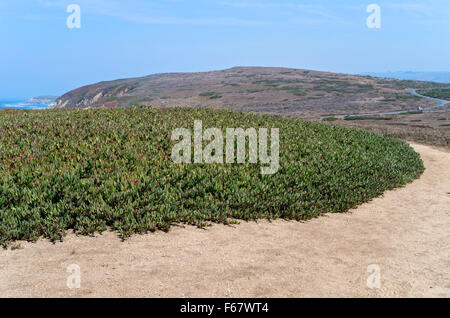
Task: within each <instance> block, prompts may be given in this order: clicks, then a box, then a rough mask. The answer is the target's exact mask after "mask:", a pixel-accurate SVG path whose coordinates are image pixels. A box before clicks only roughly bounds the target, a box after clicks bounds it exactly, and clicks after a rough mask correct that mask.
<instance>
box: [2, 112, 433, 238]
mask: <svg viewBox="0 0 450 318" xmlns="http://www.w3.org/2000/svg"><path fill="white" fill-rule="evenodd" d="M194 120H202V121H203V127H204V128H209V127H217V128H221V129H222V130H223V131H224V130H225V128H235V127H241V128H244V129H245V128H250V127H253V128H258V127H263V128H279V133H280V168H279V170H278V172H277V173H276V174H274V175H261V174H260V164H250V163H245V164H174V163H173V162H172V159H171V151H172V147H173V145H174V144H175V143H176V142H174V141H171V139H170V136H171V133H172V131H173V130H174V129H175V128H181V127H184V128H188V129H191V130H192V127H193V123H194ZM205 144H206V143H205ZM247 154H248V153H247ZM423 169H424V167H423V163H422V161H421V160H420V157H419V155H418V154H417V153H415V152H414V151H413V149H412V148H411V147H410V146H409V145H407V144H406V143H405V142H404V141H401V140H398V139H394V138H386V137H382V136H380V135H376V134H372V133H368V132H365V131H362V130H357V129H348V128H343V127H338V126H333V125H324V124H321V123H313V122H306V121H303V120H300V119H289V118H281V117H278V116H273V115H256V114H251V113H239V112H233V111H224V110H211V109H186V108H170V109H157V108H148V107H129V108H115V109H89V110H85V109H60V110H45V111H0V245H3V246H7V245H8V244H9V243H11V242H12V241H15V240H30V241H34V240H37V239H38V238H39V237H46V238H48V239H50V240H60V239H62V238H63V237H64V234H65V232H66V230H68V229H73V230H74V231H75V232H77V233H80V234H85V235H86V234H92V233H94V232H98V231H100V232H101V231H105V230H107V229H108V228H111V229H113V230H116V231H118V233H119V234H120V236H122V237H123V238H127V237H129V236H130V235H132V234H134V233H144V232H147V231H155V230H164V231H167V230H169V228H170V227H171V225H172V224H174V223H186V224H192V225H196V226H200V227H203V226H206V225H208V224H210V223H225V224H228V223H230V222H235V221H236V220H255V219H260V218H268V219H275V218H285V219H295V220H307V219H311V218H313V217H316V216H318V215H320V214H322V213H327V212H330V213H332V212H345V211H348V210H349V209H350V208H352V207H355V206H357V205H359V204H361V203H363V202H367V201H369V200H370V199H372V198H374V197H377V196H379V195H381V194H382V193H383V192H384V191H386V190H388V189H392V188H395V187H399V186H403V185H405V184H406V183H408V182H410V181H412V180H414V179H415V178H417V177H419V176H420V174H421V173H422V172H423Z"/></svg>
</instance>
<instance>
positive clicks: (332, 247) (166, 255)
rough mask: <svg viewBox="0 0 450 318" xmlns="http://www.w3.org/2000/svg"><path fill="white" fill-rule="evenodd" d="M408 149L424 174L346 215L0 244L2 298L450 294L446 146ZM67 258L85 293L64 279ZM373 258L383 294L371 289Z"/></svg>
mask: <svg viewBox="0 0 450 318" xmlns="http://www.w3.org/2000/svg"><path fill="white" fill-rule="evenodd" d="M413 146H414V148H415V149H416V151H418V152H419V153H420V154H421V156H422V158H423V160H424V162H425V166H426V168H427V169H426V171H425V173H424V175H423V176H422V177H421V178H420V179H419V180H416V181H415V182H413V183H412V184H409V185H408V186H406V187H405V188H401V189H397V190H394V191H390V192H387V193H386V194H385V195H384V196H383V197H381V198H378V199H375V200H373V201H372V202H370V203H368V204H364V205H363V206H361V207H359V208H357V209H355V210H352V211H351V213H346V214H335V215H326V216H322V217H320V218H317V219H315V220H312V221H308V222H305V223H299V222H286V221H276V222H272V223H269V222H266V221H264V222H259V223H258V224H256V223H254V222H252V223H242V224H240V225H237V226H233V227H227V226H222V225H214V226H213V227H211V228H209V229H207V230H200V229H197V228H193V227H176V228H174V229H173V230H172V231H171V232H170V233H161V232H160V233H155V234H148V235H142V236H134V237H133V238H131V239H130V240H128V241H126V242H121V241H120V240H119V239H118V238H117V236H116V234H115V233H104V234H103V235H101V236H97V237H95V238H90V237H77V236H75V235H72V234H71V235H69V236H68V237H67V238H66V240H65V242H64V243H58V244H56V245H52V244H51V243H49V242H47V241H45V240H41V241H39V242H38V243H36V244H32V243H21V244H22V246H23V248H22V249H19V250H7V251H5V250H2V251H0V296H3V297H5V296H7V297H17V296H20V297H31V296H33V297H47V296H54V297H92V296H95V297H97V296H100V297H103V296H109V297H136V296H139V297H141V296H142V297H266V296H271V297H325V296H330V297H341V296H343V297H352V296H360V297H372V296H375V297H377V296H394V297H400V296H402V297H405V296H406V297H412V296H418V297H422V296H431V297H450V257H449V256H450V153H448V152H444V151H440V150H437V149H434V148H431V147H428V146H423V145H413ZM69 264H78V265H79V266H80V268H81V288H80V289H69V288H67V286H66V281H67V277H68V275H69V274H68V273H67V272H66V268H67V266H68V265H69ZM371 264H376V265H378V266H379V267H380V269H381V288H380V289H369V288H368V287H367V286H366V281H367V278H368V276H369V275H370V273H367V267H368V266H369V265H371Z"/></svg>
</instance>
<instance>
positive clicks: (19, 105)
mask: <svg viewBox="0 0 450 318" xmlns="http://www.w3.org/2000/svg"><path fill="white" fill-rule="evenodd" d="M46 108H50V104H34V103H28V102H26V101H20V100H14V101H2V100H0V109H46Z"/></svg>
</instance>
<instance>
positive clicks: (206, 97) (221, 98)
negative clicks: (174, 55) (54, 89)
mask: <svg viewBox="0 0 450 318" xmlns="http://www.w3.org/2000/svg"><path fill="white" fill-rule="evenodd" d="M445 87H447V88H448V87H450V84H440V83H430V82H417V81H403V80H395V79H386V78H375V77H370V76H357V75H349V74H339V73H329V72H318V71H310V70H299V69H291V68H276V67H234V68H231V69H227V70H222V71H212V72H201V73H167V74H155V75H149V76H146V77H139V78H129V79H120V80H115V81H107V82H100V83H97V84H93V85H88V86H84V87H81V88H78V89H75V90H73V91H70V92H68V93H66V94H64V95H63V96H61V97H60V98H59V99H58V100H57V101H56V103H55V107H56V108H74V107H75V108H83V107H91V108H92V107H116V106H132V105H147V106H158V107H174V106H181V107H209V108H227V109H233V110H240V111H252V112H262V113H272V114H279V115H289V116H297V117H302V118H309V119H317V118H318V117H320V116H321V115H325V114H353V113H367V112H383V111H396V110H410V109H417V108H418V107H419V106H427V104H426V103H427V101H426V100H423V99H421V98H419V97H415V96H412V95H410V94H408V93H407V90H408V89H411V88H413V89H435V88H445Z"/></svg>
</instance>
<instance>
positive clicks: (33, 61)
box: [0, 0, 450, 99]
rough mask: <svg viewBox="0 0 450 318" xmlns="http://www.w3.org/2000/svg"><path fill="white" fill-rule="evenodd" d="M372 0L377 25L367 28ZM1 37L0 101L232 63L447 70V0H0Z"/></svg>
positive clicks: (349, 70) (449, 44) (449, 21)
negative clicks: (74, 23)
mask: <svg viewBox="0 0 450 318" xmlns="http://www.w3.org/2000/svg"><path fill="white" fill-rule="evenodd" d="M372 3H376V4H378V5H379V6H380V8H381V23H382V24H381V28H380V29H369V28H368V27H367V26H366V19H367V17H368V16H369V15H370V13H367V12H366V8H367V6H368V5H369V4H372ZM69 4H78V5H79V6H80V8H81V28H80V29H69V28H68V27H67V26H66V20H67V17H68V16H69V15H70V13H67V12H66V8H67V6H68V5H69ZM0 38H1V43H2V44H1V48H0V98H3V99H5V98H27V97H31V96H36V95H43V94H51V95H61V94H63V93H65V92H67V91H68V90H71V89H73V88H76V87H79V86H82V85H86V84H90V83H94V82H98V81H103V80H111V79H117V78H124V77H134V76H143V75H148V74H152V73H160V72H185V71H207V70H216V69H224V68H228V67H232V66H237V65H251V66H256V65H257V66H285V67H295V68H305V69H315V70H324V71H333V72H344V73H360V72H365V71H374V72H385V71H398V70H413V71H450V58H449V56H450V41H449V39H450V1H448V0H420V1H416V0H405V1H401V0H389V1H378V0H370V1H364V0H347V1H344V0H342V1H336V0H316V1H300V0H278V1H275V0H272V1H270V0H208V1H206V0H166V1H163V0H158V1H156V0H155V1H153V0H127V1H122V0H69V1H65V0H0Z"/></svg>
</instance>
